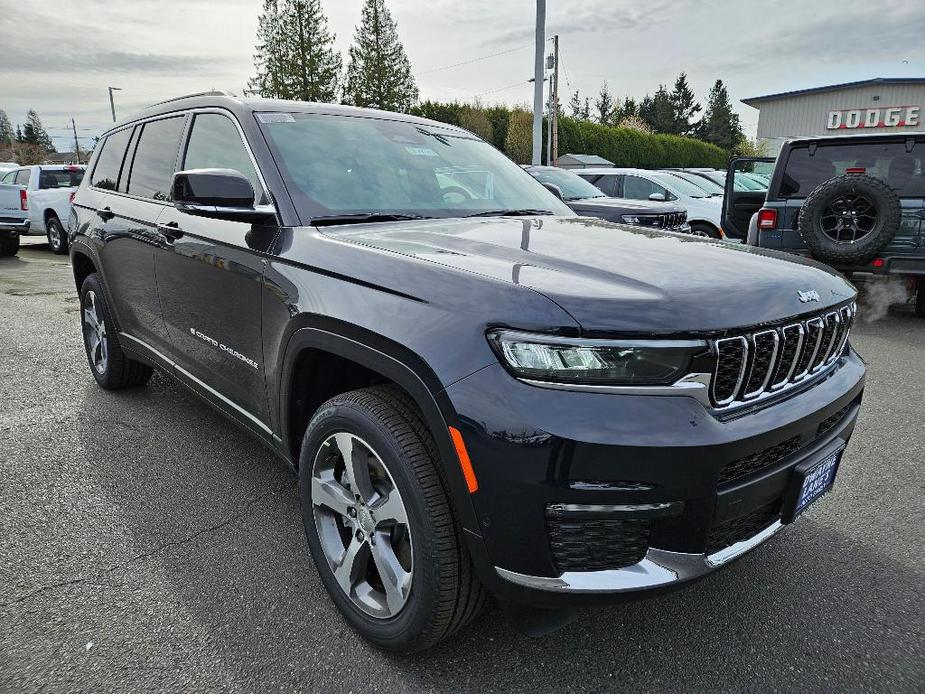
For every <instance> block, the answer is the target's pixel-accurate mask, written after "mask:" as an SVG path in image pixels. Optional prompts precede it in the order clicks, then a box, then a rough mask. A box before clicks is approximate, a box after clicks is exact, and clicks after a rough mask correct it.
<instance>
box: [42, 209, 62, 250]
mask: <svg viewBox="0 0 925 694" xmlns="http://www.w3.org/2000/svg"><path fill="white" fill-rule="evenodd" d="M45 229H46V230H47V231H46V234H47V236H48V247H49V248H50V249H51V252H52V253H54V254H55V255H64V254H65V253H67V232H66V231H64V225H63V224H61V220H60V219H58V218H57V217H56V216H55V215H50V216H49V217H48V221H46V222H45Z"/></svg>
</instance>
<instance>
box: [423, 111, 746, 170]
mask: <svg viewBox="0 0 925 694" xmlns="http://www.w3.org/2000/svg"><path fill="white" fill-rule="evenodd" d="M413 113H415V114H416V115H419V116H423V117H425V118H431V119H433V120H437V121H440V122H442V123H450V124H452V125H458V126H460V127H463V128H466V129H468V130H471V131H472V132H474V133H476V134H477V135H479V136H480V137H482V138H484V139H486V140H488V141H490V142H491V143H492V144H493V145H495V147H497V148H498V149H500V150H502V151H503V152H505V153H506V154H507V155H508V156H510V157H511V158H512V159H514V160H515V161H517V162H518V163H520V164H526V163H529V162H528V161H524V160H523V159H524V153H523V150H524V147H523V142H524V138H525V137H526V138H529V137H530V134H529V133H528V132H521V131H522V130H524V129H525V128H528V127H529V126H528V120H527V119H526V118H524V117H523V113H524V112H522V111H518V110H515V109H510V108H507V107H505V106H492V107H489V108H481V107H478V106H471V105H468V104H461V103H458V102H452V103H440V102H435V101H424V102H421V103H420V104H418V105H417V106H416V107H415V108H414V109H413ZM514 113H517V114H518V116H517V117H515V118H514V119H513V121H512V120H511V116H512V114H514ZM512 122H513V124H514V125H513V126H512V125H511V124H512ZM512 127H513V128H514V131H512V130H511V129H512ZM558 131H559V154H597V155H598V156H601V157H604V158H605V159H608V160H610V161H612V162H613V163H614V164H615V165H616V166H638V167H640V168H658V167H666V166H710V167H714V168H725V167H726V160H727V159H728V157H729V153H728V152H726V151H725V150H723V149H720V148H719V147H717V146H715V145H711V144H709V143H707V142H702V141H700V140H696V139H694V138H691V137H679V136H677V135H655V134H650V133H644V132H640V131H638V130H631V129H629V128H613V127H609V126H605V125H599V124H597V123H591V122H588V121H581V120H577V119H575V118H569V117H561V118H559V126H558ZM545 158H546V125H545V122H544V125H543V159H544V161H545Z"/></svg>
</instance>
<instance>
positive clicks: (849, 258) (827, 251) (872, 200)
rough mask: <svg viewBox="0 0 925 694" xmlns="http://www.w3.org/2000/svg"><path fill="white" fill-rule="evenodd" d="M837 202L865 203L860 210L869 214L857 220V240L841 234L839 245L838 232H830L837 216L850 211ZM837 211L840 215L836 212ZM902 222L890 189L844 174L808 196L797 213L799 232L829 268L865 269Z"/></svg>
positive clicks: (873, 180)
mask: <svg viewBox="0 0 925 694" xmlns="http://www.w3.org/2000/svg"><path fill="white" fill-rule="evenodd" d="M840 199H841V200H845V199H847V200H854V199H858V200H864V201H866V205H867V207H864V208H861V209H862V210H869V211H870V216H869V217H868V216H864V218H863V222H861V221H860V220H861V219H862V217H860V216H859V217H857V218H856V219H857V220H858V221H857V222H856V224H859V225H860V227H859V228H860V231H859V232H858V236H857V239H856V240H850V238H849V237H850V236H851V233H850V232H847V231H844V232H842V234H841V236H842V237H843V240H840V241H839V240H837V237H838V236H839V233H838V231H837V230H835V229H833V228H832V224H833V223H835V222H837V220H838V215H840V214H842V213H843V212H844V211H845V210H851V209H852V208H851V207H848V208H845V207H844V206H840V205H839V203H838V201H839V200H840ZM839 207H841V209H842V212H838V211H837V210H838V208H839ZM859 207H860V204H859ZM854 211H855V213H857V212H858V210H854ZM847 214H849V215H850V211H849V212H848V213H847ZM864 214H865V215H866V214H867V213H866V212H864ZM901 222H902V205H901V203H900V200H899V196H898V195H897V194H896V192H895V191H894V190H893V189H892V188H890V187H889V186H888V185H887V184H886V183H884V182H883V181H881V180H880V179H879V178H874V177H873V176H866V175H860V174H847V175H845V176H836V177H835V178H831V179H829V180H828V181H826V182H825V183H823V184H821V185H820V186H819V187H818V188H816V189H815V190H814V191H813V192H811V193H810V194H809V195H808V196H807V198H806V201H805V202H804V203H803V206H802V208H801V209H800V219H799V223H798V228H799V230H800V235H801V236H802V237H803V241H804V243H806V245H807V246H808V247H809V249H810V251H812V254H813V257H815V258H816V259H818V260H821V261H822V262H825V263H829V264H831V265H864V264H866V263H869V262H870V261H871V260H873V259H874V258H875V257H876V256H877V254H878V253H879V252H880V251H881V250H883V247H884V246H886V245H887V244H888V243H889V242H890V240H891V239H892V238H893V237H894V236H895V235H896V232H897V231H899V225H900V223H901ZM830 234H832V235H830Z"/></svg>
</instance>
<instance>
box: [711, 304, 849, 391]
mask: <svg viewBox="0 0 925 694" xmlns="http://www.w3.org/2000/svg"><path fill="white" fill-rule="evenodd" d="M856 312H857V307H856V306H855V305H854V304H851V305H850V306H843V307H841V308H840V309H837V310H834V311H829V312H827V313H824V314H822V315H820V316H815V317H813V318H809V319H805V320H801V321H795V322H793V323H789V324H786V325H783V326H781V327H777V328H768V329H765V330H759V331H757V332H754V333H749V334H747V335H739V336H736V337H725V338H722V339H720V340H716V343H715V352H716V369H715V371H714V373H713V379H712V383H711V386H710V391H711V392H710V397H711V400H712V401H713V404H714V405H715V406H717V407H728V406H729V405H732V404H734V403H739V402H748V401H749V400H754V399H756V398H759V397H760V396H762V395H764V394H766V393H773V392H775V391H778V390H782V389H783V388H785V387H786V386H787V385H789V384H792V383H798V382H800V381H802V380H803V379H805V378H806V377H807V376H811V375H814V374H817V373H819V372H820V371H822V370H823V369H824V368H825V367H826V366H828V365H830V364H832V363H834V362H835V360H836V359H838V357H839V356H840V355H841V354H842V352H843V351H844V349H845V343H846V342H847V341H848V332H849V331H850V330H851V324H852V322H853V321H854V317H855V314H856Z"/></svg>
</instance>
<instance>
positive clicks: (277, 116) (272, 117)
mask: <svg viewBox="0 0 925 694" xmlns="http://www.w3.org/2000/svg"><path fill="white" fill-rule="evenodd" d="M257 120H259V121H260V122H261V123H295V118H293V117H292V114H291V113H258V114H257Z"/></svg>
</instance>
